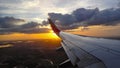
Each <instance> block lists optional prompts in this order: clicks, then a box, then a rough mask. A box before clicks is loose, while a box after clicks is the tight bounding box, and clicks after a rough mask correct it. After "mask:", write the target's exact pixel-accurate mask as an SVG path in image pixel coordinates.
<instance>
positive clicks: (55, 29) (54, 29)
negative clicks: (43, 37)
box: [48, 18, 60, 35]
mask: <svg viewBox="0 0 120 68" xmlns="http://www.w3.org/2000/svg"><path fill="white" fill-rule="evenodd" d="M48 22H49V23H50V25H51V27H52V30H53V31H54V32H55V33H56V34H57V35H59V33H60V30H59V29H58V28H57V27H56V25H55V24H54V23H53V22H52V20H51V19H49V18H48Z"/></svg>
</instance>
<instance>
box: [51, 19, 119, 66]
mask: <svg viewBox="0 0 120 68" xmlns="http://www.w3.org/2000/svg"><path fill="white" fill-rule="evenodd" d="M49 22H51V23H52V21H49ZM51 23H50V24H51ZM51 25H53V24H51ZM54 26H55V25H54ZM52 28H53V26H52ZM54 28H56V29H57V27H54ZM53 30H54V29H53ZM55 33H56V34H57V35H59V37H60V38H61V39H62V42H61V44H62V47H63V48H64V50H65V52H66V54H67V56H68V58H69V59H70V61H71V63H72V64H73V66H78V67H79V68H120V41H119V40H110V39H103V38H91V37H82V36H77V35H73V34H69V33H66V32H62V31H59V32H56V31H55Z"/></svg>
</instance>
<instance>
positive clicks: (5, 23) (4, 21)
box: [0, 17, 25, 28]
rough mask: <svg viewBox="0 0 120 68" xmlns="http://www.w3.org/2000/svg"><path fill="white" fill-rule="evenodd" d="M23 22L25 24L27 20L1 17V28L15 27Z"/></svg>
mask: <svg viewBox="0 0 120 68" xmlns="http://www.w3.org/2000/svg"><path fill="white" fill-rule="evenodd" d="M21 22H25V20H23V19H15V18H13V17H0V28H9V27H14V26H16V25H17V24H18V23H21Z"/></svg>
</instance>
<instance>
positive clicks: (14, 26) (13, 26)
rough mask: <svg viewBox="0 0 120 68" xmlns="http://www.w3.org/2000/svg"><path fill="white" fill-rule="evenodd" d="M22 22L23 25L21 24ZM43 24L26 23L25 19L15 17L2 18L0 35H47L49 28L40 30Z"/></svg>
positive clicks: (0, 18)
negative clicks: (15, 33) (16, 33)
mask: <svg viewBox="0 0 120 68" xmlns="http://www.w3.org/2000/svg"><path fill="white" fill-rule="evenodd" d="M21 22H22V23H21ZM39 26H42V24H39V23H37V22H25V20H23V19H16V18H14V17H0V34H9V33H14V32H18V33H47V32H49V31H50V29H48V28H39Z"/></svg>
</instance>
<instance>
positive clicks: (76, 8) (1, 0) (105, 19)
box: [0, 0, 120, 38]
mask: <svg viewBox="0 0 120 68" xmlns="http://www.w3.org/2000/svg"><path fill="white" fill-rule="evenodd" d="M47 18H51V19H52V20H53V22H54V23H55V24H56V26H57V27H58V28H59V29H60V30H63V31H67V32H70V33H74V34H79V35H88V36H102V37H103V36H113V37H118V36H119V37H120V35H119V34H120V30H119V29H120V1H119V0H0V37H2V38H7V37H8V36H6V35H10V36H11V34H13V35H14V33H19V34H20V35H22V36H23V33H24V34H26V35H31V34H38V33H39V34H41V37H42V38H43V34H45V33H50V32H51V28H50V27H49V25H48V22H47ZM24 36H25V35H24ZM45 36H46V34H45V35H44V37H45ZM14 37H16V36H15V35H14ZM45 38H46V37H45Z"/></svg>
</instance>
